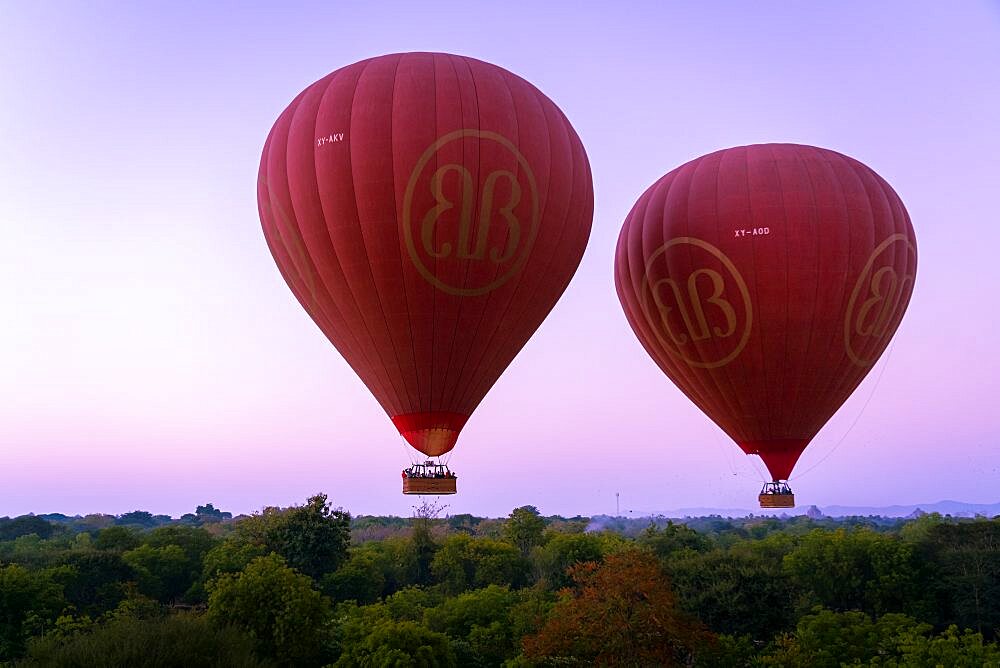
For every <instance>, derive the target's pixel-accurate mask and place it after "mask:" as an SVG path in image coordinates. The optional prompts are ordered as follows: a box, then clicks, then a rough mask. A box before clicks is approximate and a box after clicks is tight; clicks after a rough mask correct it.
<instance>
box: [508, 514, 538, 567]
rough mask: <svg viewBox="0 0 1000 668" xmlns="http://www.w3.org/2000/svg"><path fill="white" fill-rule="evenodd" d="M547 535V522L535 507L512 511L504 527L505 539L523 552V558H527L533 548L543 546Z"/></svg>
mask: <svg viewBox="0 0 1000 668" xmlns="http://www.w3.org/2000/svg"><path fill="white" fill-rule="evenodd" d="M544 533H545V520H543V519H542V518H541V517H540V516H539V514H538V508H535V507H534V506H521V507H520V508H515V509H514V510H512V511H511V513H510V517H509V518H508V519H507V522H506V524H505V525H504V537H506V538H507V540H509V541H510V542H511V543H513V544H514V546H515V547H517V549H518V550H520V551H521V556H523V557H527V556H528V554H529V553H530V552H531V550H532V548H534V547H535V546H537V545H541V544H542V538H543V535H544Z"/></svg>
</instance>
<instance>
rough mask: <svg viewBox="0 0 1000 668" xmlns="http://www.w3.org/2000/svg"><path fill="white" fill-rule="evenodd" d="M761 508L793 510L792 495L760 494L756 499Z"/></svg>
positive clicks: (793, 496)
mask: <svg viewBox="0 0 1000 668" xmlns="http://www.w3.org/2000/svg"><path fill="white" fill-rule="evenodd" d="M757 500H758V501H760V507H761V508H794V507H795V495H794V494H761V495H760V496H758V497H757Z"/></svg>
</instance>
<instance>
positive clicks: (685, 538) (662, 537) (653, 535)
mask: <svg viewBox="0 0 1000 668" xmlns="http://www.w3.org/2000/svg"><path fill="white" fill-rule="evenodd" d="M639 543H640V544H641V545H644V546H646V547H648V548H649V549H650V550H652V551H653V553H654V554H655V555H656V556H658V557H660V559H667V558H668V557H671V556H674V555H675V554H677V553H679V552H704V551H706V550H708V549H709V548H710V547H711V545H712V543H711V541H710V540H708V538H706V537H705V536H703V535H702V534H700V533H698V532H697V531H695V530H694V529H691V528H689V527H688V526H687V525H684V524H674V523H673V522H672V521H670V520H668V521H667V524H666V526H664V527H663V528H657V526H656V525H655V524H652V523H650V525H649V527H647V528H646V530H645V531H644V532H643V533H642V535H641V536H640V538H639Z"/></svg>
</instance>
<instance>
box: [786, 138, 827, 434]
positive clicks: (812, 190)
mask: <svg viewBox="0 0 1000 668" xmlns="http://www.w3.org/2000/svg"><path fill="white" fill-rule="evenodd" d="M803 152H804V151H803V148H802V147H796V150H795V157H796V158H797V159H798V161H799V162H800V163H801V164H802V170H803V172H804V173H805V175H806V178H807V179H808V180H809V195H810V197H811V198H812V215H811V216H810V221H811V222H812V228H813V239H814V242H815V247H816V255H815V257H816V264H817V266H816V275H815V279H814V281H813V298H812V302H811V304H810V307H811V308H810V312H809V328H808V330H807V332H808V337H807V339H806V349H805V357H804V360H803V363H804V365H805V366H804V367H803V368H802V369H800V377H799V379H798V380H797V382H796V387H795V394H794V395H792V397H791V401H790V405H791V407H792V411H793V412H792V415H793V418H792V419H791V420H788V421H787V423H786V425H787V426H788V427H789V434H788V437H789V438H793V437H795V436H794V435H796V434H800V433H804V430H803V429H802V428H801V427H800V425H801V422H802V418H801V415H802V412H803V411H800V410H798V402H799V397H800V396H801V394H802V386H803V384H804V383H803V379H804V378H803V377H805V379H808V378H809V377H810V374H809V373H808V371H809V366H808V365H809V361H810V360H812V359H813V357H812V356H811V355H810V352H811V351H812V345H813V329H814V328H815V326H816V305H817V304H818V303H819V284H820V280H821V277H820V274H819V257H820V253H821V252H822V251H821V246H820V240H819V235H820V227H821V226H820V224H819V205H818V204H817V202H816V184H815V182H814V181H813V177H812V172H811V171H810V169H809V163H808V162H806V160H805V158H804V157H803Z"/></svg>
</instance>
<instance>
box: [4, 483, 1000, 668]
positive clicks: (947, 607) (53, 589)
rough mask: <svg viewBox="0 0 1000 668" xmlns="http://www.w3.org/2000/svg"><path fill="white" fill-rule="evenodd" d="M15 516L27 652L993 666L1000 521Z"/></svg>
mask: <svg viewBox="0 0 1000 668" xmlns="http://www.w3.org/2000/svg"><path fill="white" fill-rule="evenodd" d="M440 510H441V509H440V508H438V507H436V506H434V505H428V504H424V505H423V506H421V507H420V508H418V509H417V512H416V513H415V516H414V517H413V518H398V517H370V516H360V517H353V518H352V517H351V516H350V515H349V514H348V513H347V512H346V511H344V510H340V509H335V508H333V507H332V506H331V504H330V503H329V502H328V500H327V497H326V496H324V495H318V496H315V497H312V498H310V499H308V500H307V501H306V502H305V503H304V504H303V505H301V506H295V507H292V508H287V509H276V508H269V509H266V510H264V511H262V512H260V513H256V514H254V515H251V516H241V517H236V518H233V517H232V515H231V514H229V513H224V512H221V511H219V510H217V509H215V508H214V507H213V506H212V505H211V504H208V505H206V506H200V507H199V508H198V509H197V511H196V512H195V513H191V514H188V515H185V516H183V517H182V518H181V519H179V520H173V519H171V518H169V517H166V516H155V515H152V514H150V513H147V512H142V511H136V512H132V513H127V514H125V515H121V516H117V517H116V516H111V515H89V516H86V517H66V516H64V515H44V516H33V515H29V516H23V517H17V518H13V519H10V518H3V519H0V663H3V665H13V666H33V665H38V666H146V665H148V666H326V665H332V666H399V667H403V666H442V667H444V666H463V667H464V666H472V667H476V666H534V665H538V666H546V665H595V664H596V665H620V666H669V665H680V666H691V665H694V666H787V667H797V666H810V667H819V668H822V667H825V666H841V665H845V664H846V665H866V666H949V667H951V666H977V667H979V666H998V665H1000V647H998V645H997V633H998V630H1000V518H994V519H992V520H990V519H986V518H977V519H957V518H951V517H941V516H939V515H925V516H922V517H918V518H912V519H906V520H902V519H886V518H844V519H838V520H835V519H830V518H810V517H794V518H768V517H752V516H751V517H747V518H741V519H726V518H722V517H707V518H694V519H685V520H683V521H670V520H666V519H663V518H654V519H652V520H650V519H645V520H641V521H638V520H623V519H616V518H601V520H600V521H596V520H594V519H591V518H584V517H572V518H565V517H544V516H542V515H540V514H539V512H538V510H537V509H536V508H534V507H532V506H524V507H521V508H516V509H514V510H513V511H512V512H511V513H510V515H509V516H508V517H506V518H500V519H484V518H479V517H473V516H471V515H453V516H444V515H443V513H441V512H440Z"/></svg>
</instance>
